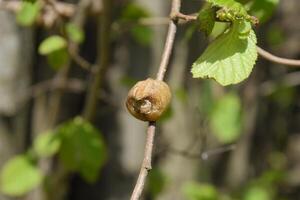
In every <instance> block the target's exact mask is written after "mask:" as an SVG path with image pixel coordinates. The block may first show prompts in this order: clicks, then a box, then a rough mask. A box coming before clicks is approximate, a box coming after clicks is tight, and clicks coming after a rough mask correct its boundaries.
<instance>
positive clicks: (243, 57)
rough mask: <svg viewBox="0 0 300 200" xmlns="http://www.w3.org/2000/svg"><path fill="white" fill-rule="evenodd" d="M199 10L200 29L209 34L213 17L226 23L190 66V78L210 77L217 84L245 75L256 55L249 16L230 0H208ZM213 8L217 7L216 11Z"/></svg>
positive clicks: (227, 83) (244, 77)
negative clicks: (226, 25) (221, 31)
mask: <svg viewBox="0 0 300 200" xmlns="http://www.w3.org/2000/svg"><path fill="white" fill-rule="evenodd" d="M207 2H208V4H207V5H206V6H205V7H204V8H203V9H202V10H201V11H200V12H199V20H200V22H201V21H205V24H203V23H200V29H202V30H204V31H205V33H207V34H210V33H211V31H212V29H213V26H214V24H215V21H216V20H219V21H223V22H224V23H228V22H229V23H230V24H229V26H228V28H227V29H226V30H225V31H224V32H223V33H222V34H221V35H220V36H218V37H217V38H216V39H215V40H214V41H213V42H212V43H211V44H210V45H209V46H208V47H207V48H206V50H205V51H204V53H203V54H202V55H201V56H200V57H199V58H198V59H197V60H196V62H195V63H194V64H193V66H192V74H193V77H194V78H212V79H215V80H216V81H217V82H218V83H220V84H221V85H224V86H225V85H230V84H236V83H239V82H241V81H243V80H244V79H246V78H247V77H248V76H249V75H250V73H251V71H252V68H253V66H254V64H255V61H256V59H257V50H256V35H255V33H254V31H253V30H252V27H251V23H252V17H251V16H250V15H248V13H247V11H246V9H245V8H244V6H243V5H242V4H240V3H238V2H236V1H234V0H208V1H207ZM216 10H217V11H216Z"/></svg>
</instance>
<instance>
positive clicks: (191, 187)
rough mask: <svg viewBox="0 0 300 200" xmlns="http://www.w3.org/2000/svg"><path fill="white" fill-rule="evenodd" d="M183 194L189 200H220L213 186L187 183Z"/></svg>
mask: <svg viewBox="0 0 300 200" xmlns="http://www.w3.org/2000/svg"><path fill="white" fill-rule="evenodd" d="M183 192H184V194H185V196H186V198H187V199H188V200H218V192H217V190H216V189H215V187H214V186H213V185H209V184H198V183H187V184H185V185H184V188H183Z"/></svg>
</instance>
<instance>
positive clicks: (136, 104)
mask: <svg viewBox="0 0 300 200" xmlns="http://www.w3.org/2000/svg"><path fill="white" fill-rule="evenodd" d="M170 101H171V91H170V88H169V86H168V85H167V84H166V83H165V82H163V81H159V80H153V79H151V78H148V79H146V80H144V81H139V82H137V83H136V84H135V85H134V86H133V87H132V88H131V90H130V91H129V92H128V96H127V100H126V107H127V109H128V111H129V112H130V113H131V114H132V115H133V116H134V117H136V118H138V119H140V120H143V121H156V120H158V119H159V118H160V116H161V115H162V114H163V112H164V111H165V110H166V109H167V107H168V106H169V104H170Z"/></svg>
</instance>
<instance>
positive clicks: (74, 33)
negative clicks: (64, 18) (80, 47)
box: [66, 23, 84, 43]
mask: <svg viewBox="0 0 300 200" xmlns="http://www.w3.org/2000/svg"><path fill="white" fill-rule="evenodd" d="M66 33H67V35H68V38H69V39H70V40H71V41H73V42H75V43H82V42H83V41H84V32H83V31H82V29H81V28H80V27H78V26H76V24H73V23H68V24H66Z"/></svg>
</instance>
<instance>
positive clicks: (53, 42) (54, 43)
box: [39, 35, 67, 55]
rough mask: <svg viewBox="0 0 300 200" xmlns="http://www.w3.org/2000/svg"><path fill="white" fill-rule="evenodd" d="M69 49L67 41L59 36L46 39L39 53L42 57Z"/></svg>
mask: <svg viewBox="0 0 300 200" xmlns="http://www.w3.org/2000/svg"><path fill="white" fill-rule="evenodd" d="M66 47H67V41H66V40H65V39H64V38H63V37H61V36H58V35H53V36H50V37H48V38H46V39H45V40H44V41H43V42H42V43H41V44H40V46H39V53H40V54H42V55H48V54H50V53H53V52H55V51H58V50H61V49H64V48H66Z"/></svg>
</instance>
